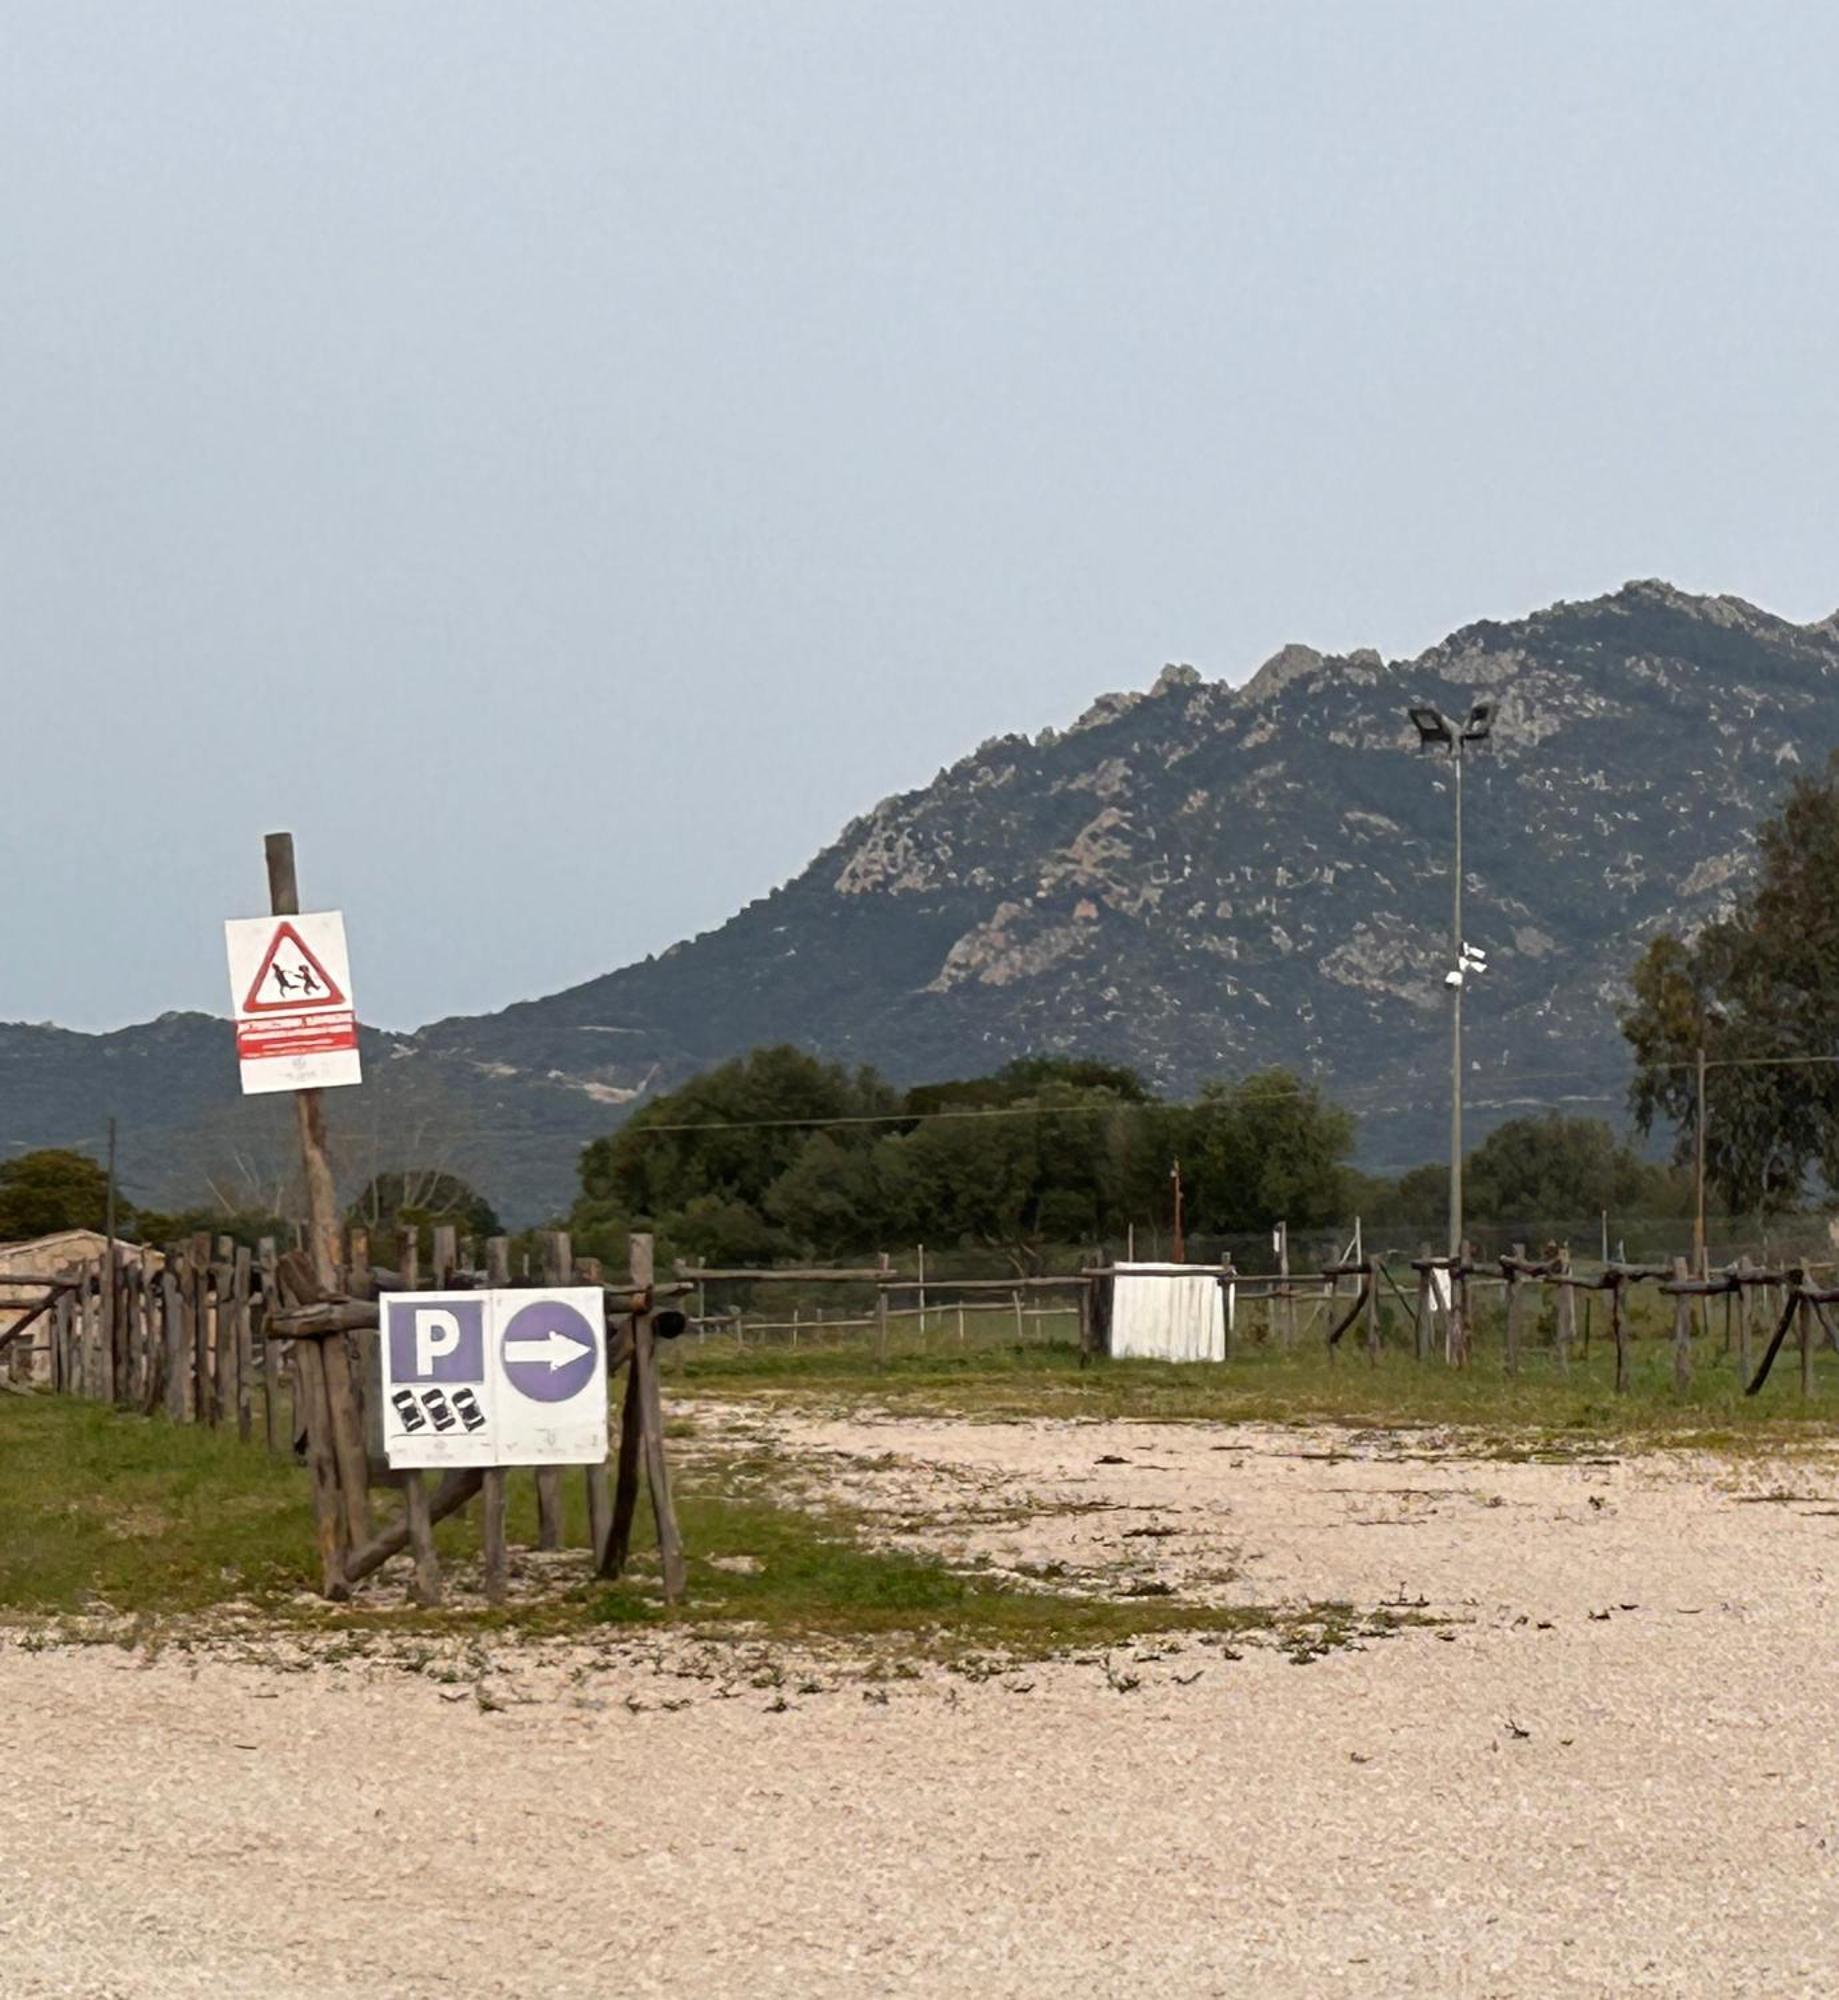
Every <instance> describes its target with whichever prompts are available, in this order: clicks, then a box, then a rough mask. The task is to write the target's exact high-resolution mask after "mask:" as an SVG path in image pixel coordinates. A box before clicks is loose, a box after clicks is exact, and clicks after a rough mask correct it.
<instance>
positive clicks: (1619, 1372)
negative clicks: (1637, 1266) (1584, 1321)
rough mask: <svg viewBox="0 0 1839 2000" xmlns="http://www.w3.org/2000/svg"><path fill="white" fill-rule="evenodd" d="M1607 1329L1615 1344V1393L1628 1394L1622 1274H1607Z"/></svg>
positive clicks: (1626, 1320) (1626, 1319) (1619, 1394)
mask: <svg viewBox="0 0 1839 2000" xmlns="http://www.w3.org/2000/svg"><path fill="white" fill-rule="evenodd" d="M1608 1276H1609V1331H1610V1333H1611V1335H1612V1336H1613V1338H1614V1340H1615V1344H1616V1394H1617V1395H1618V1396H1625V1395H1627V1394H1628V1317H1627V1315H1626V1314H1625V1313H1624V1312H1623V1310H1622V1274H1621V1273H1620V1272H1619V1271H1611V1272H1610V1273H1609V1274H1608Z"/></svg>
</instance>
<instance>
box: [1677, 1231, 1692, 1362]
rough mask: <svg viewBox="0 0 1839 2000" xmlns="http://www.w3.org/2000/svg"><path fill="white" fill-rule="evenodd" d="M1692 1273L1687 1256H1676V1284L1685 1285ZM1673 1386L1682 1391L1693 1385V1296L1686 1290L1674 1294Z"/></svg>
mask: <svg viewBox="0 0 1839 2000" xmlns="http://www.w3.org/2000/svg"><path fill="white" fill-rule="evenodd" d="M1690 1275H1691V1274H1690V1273H1689V1271H1688V1270H1687V1268H1686V1260H1685V1258H1683V1257H1675V1258H1674V1259H1673V1282H1674V1284H1675V1285H1678V1286H1682V1287H1683V1286H1684V1285H1686V1284H1687V1283H1688V1282H1689V1281H1690ZM1673 1386H1674V1388H1675V1389H1678V1390H1682V1391H1683V1390H1685V1389H1688V1388H1690V1387H1691V1386H1692V1298H1691V1295H1690V1294H1689V1293H1687V1292H1686V1291H1684V1290H1680V1291H1676V1292H1675V1293H1674V1294H1673Z"/></svg>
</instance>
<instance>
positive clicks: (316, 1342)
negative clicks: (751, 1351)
mask: <svg viewBox="0 0 1839 2000" xmlns="http://www.w3.org/2000/svg"><path fill="white" fill-rule="evenodd" d="M432 1244H433V1254H432V1256H431V1258H430V1259H429V1260H428V1268H427V1269H426V1271H425V1273H424V1271H423V1268H422V1258H421V1254H420V1245H419V1240H418V1235H417V1233H416V1232H415V1231H413V1230H408V1231H404V1232H403V1233H402V1235H401V1236H400V1237H399V1239H398V1240H397V1242H396V1243H395V1244H394V1245H393V1262H392V1263H391V1264H389V1265H381V1264H376V1263H373V1262H372V1259H371V1243H370V1237H369V1233H368V1232H367V1231H365V1230H363V1229H359V1228H352V1229H349V1230H347V1231H343V1232H341V1233H340V1237H339V1242H338V1247H337V1256H336V1259H335V1260H334V1263H333V1283H332V1284H331V1285H330V1286H326V1285H322V1284H320V1283H319V1282H317V1281H316V1279H315V1277H314V1264H313V1260H312V1259H311V1258H309V1257H308V1256H306V1255H305V1254H304V1253H302V1252H300V1251H298V1250H288V1251H278V1250H277V1247H276V1245H275V1244H274V1242H273V1241H272V1240H269V1239H264V1240H263V1241H262V1242H261V1243H260V1244H259V1245H257V1246H256V1248H255V1249H254V1250H251V1249H250V1248H249V1247H248V1246H246V1245H239V1244H236V1243H234V1242H233V1241H232V1240H231V1239H230V1238H228V1237H224V1236H219V1237H213V1236H211V1235H210V1234H208V1233H207V1234H202V1235H196V1236H193V1237H191V1238H189V1239H187V1240H186V1241H184V1242H181V1243H174V1244H169V1245H167V1246H166V1247H165V1248H164V1249H163V1250H154V1249H151V1248H146V1247H142V1246H140V1245H130V1244H115V1245H112V1246H111V1247H110V1249H108V1250H105V1251H104V1252H103V1254H102V1255H100V1256H98V1257H96V1258H94V1259H92V1260H91V1261H90V1262H89V1264H88V1265H87V1266H84V1267H79V1268H77V1269H75V1270H74V1271H64V1272H45V1273H29V1274H18V1273H13V1274H8V1275H6V1276H5V1277H0V1312H12V1313H15V1314H17V1317H16V1318H15V1319H14V1320H13V1322H12V1324H11V1325H9V1326H7V1327H5V1328H4V1329H0V1383H4V1384H5V1386H7V1387H10V1388H14V1389H23V1390H26V1391H28V1392H29V1391H30V1389H31V1388H32V1387H33V1386H34V1385H35V1384H36V1385H39V1386H43V1387H48V1388H49V1389H51V1390H52V1391H53V1392H54V1393H57V1394H60V1395H68V1396H79V1397H85V1398H89V1399H91V1400H96V1401H101V1402H107V1403H113V1404H115V1405H116V1406H118V1407H119V1408H122V1409H124V1410H132V1411H136V1412H138V1413H139V1414H141V1415H142V1416H147V1417H152V1416H156V1415H157V1416H163V1417H164V1418H165V1419H167V1420H168V1421H171V1422H175V1423H187V1424H203V1425H209V1426H212V1427H217V1426H222V1427H224V1428H226V1429H227V1428H229V1427H231V1426H234V1428H235V1430H236V1433H237V1435H238V1437H239V1438H240V1439H242V1440H243V1441H244V1442H245V1443H250V1444H255V1443H257V1442H260V1443H261V1444H263V1445H265V1446H266V1448H267V1449H269V1450H271V1451H274V1452H278V1453H285V1454H290V1455H294V1454H297V1455H299V1456H301V1457H303V1458H304V1459H305V1461H306V1464H307V1467H308V1471H309V1474H310V1476H311V1480H312V1490H313V1505H314V1520H315V1531H316V1536H317V1540H318V1547H319V1555H320V1561H321V1571H322V1587H323V1588H324V1590H325V1592H326V1594H327V1595H328V1596H330V1597H334V1598H342V1597H345V1596H348V1595H349V1593H350V1589H351V1587H352V1585H353V1584H355V1583H357V1582H359V1581H361V1580H362V1579H363V1578H364V1577H366V1576H368V1575H370V1574H372V1573H373V1572H374V1571H375V1570H377V1569H378V1568H379V1567H381V1565H382V1564H383V1563H384V1562H386V1561H388V1560H389V1559H390V1557H392V1556H394V1555H396V1554H399V1553H402V1552H403V1551H405V1550H407V1551H408V1552H410V1553H411V1554H412V1555H413V1556H414V1559H415V1594H416V1595H417V1596H418V1597H419V1598H420V1599H421V1600H422V1601H423V1602H426V1603H435V1602H438V1601H439V1598H440V1582H439V1572H438V1568H437V1566H436V1563H435V1557H434V1543H433V1527H434V1523H435V1522H437V1521H439V1520H441V1519H442V1518H444V1517H445V1516H446V1515H448V1514H451V1513H454V1512H456V1511H457V1510H458V1509H459V1508H460V1507H462V1506H464V1505H465V1504H466V1502H467V1501H469V1500H470V1499H472V1498H473V1497H474V1496H475V1495H483V1500H484V1505H483V1513H482V1544H483V1563H484V1587H485V1594H486V1597H487V1599H488V1601H491V1602H494V1603H501V1602H503V1601H504V1599H505V1596H506V1589H507V1573H508V1554H507V1549H506V1542H505V1481H506V1477H507V1473H508V1471H509V1470H510V1468H505V1467H495V1468H490V1469H482V1470H479V1471H474V1472H464V1473H450V1474H449V1475H447V1477H446V1478H445V1479H444V1480H443V1481H442V1482H441V1483H440V1485H439V1486H438V1487H437V1488H436V1489H435V1490H434V1491H433V1493H431V1494H430V1493H428V1492H427V1491H425V1489H424V1484H423V1480H422V1476H421V1474H419V1473H413V1472H394V1471H392V1470H391V1469H390V1468H389V1466H388V1465H387V1464H386V1462H385V1460H384V1455H383V1443H382V1436H383V1429H382V1411H381V1400H382V1399H381V1374H380V1366H379V1353H378V1341H379V1323H380V1318H381V1309H380V1301H381V1299H382V1297H383V1296H384V1295H385V1294H387V1293H392V1292H406V1291H416V1290H419V1289H421V1288H422V1285H423V1280H424V1277H425V1279H426V1284H427V1288H428V1289H431V1290H435V1291H470V1290H479V1289H484V1288H486V1287H497V1288H507V1287H510V1288H514V1287H515V1285H516V1284H517V1283H518V1282H519V1280H517V1279H513V1277H512V1275H511V1269H510V1255H509V1251H510V1245H509V1241H508V1239H507V1238H504V1237H493V1238H490V1239H489V1240H488V1241H487V1242H486V1243H485V1245H484V1251H485V1258H484V1263H483V1266H482V1267H479V1266H475V1265H474V1264H473V1263H472V1261H471V1250H472V1246H471V1245H470V1244H468V1245H466V1246H465V1248H464V1251H463V1250H462V1247H461V1246H460V1244H459V1243H458V1241H457V1240H456V1234H455V1231H454V1230H453V1229H452V1228H449V1227H437V1228H436V1229H434V1231H433V1232H432ZM522 1277H523V1279H524V1280H525V1281H529V1280H530V1278H531V1274H530V1273H529V1272H528V1270H527V1269H526V1271H525V1272H524V1273H523V1274H522ZM535 1281H536V1282H540V1283H543V1284H546V1285H551V1286H559V1285H589V1286H599V1287H600V1288H601V1291H602V1295H603V1297H604V1299H605V1301H606V1339H607V1374H608V1382H609V1387H611V1384H612V1381H613V1379H614V1377H615V1375H616V1374H617V1372H618V1371H619V1370H620V1369H621V1368H625V1369H626V1370H627V1371H628V1380H627V1387H626V1398H625V1405H624V1410H623V1416H622V1428H621V1437H620V1444H619V1453H618V1472H617V1482H616V1479H615V1473H614V1469H613V1467H612V1466H611V1465H610V1464H608V1463H605V1462H603V1463H601V1464H598V1465H591V1466H588V1467H587V1468H586V1469H585V1472H586V1483H587V1503H588V1519H589V1532H590V1542H591V1545H592V1552H593V1557H594V1562H595V1566H596V1569H597V1571H598V1573H599V1574H601V1575H604V1576H617V1575H619V1574H620V1573H621V1571H622V1569H623V1567H624V1565H625V1563H626V1561H627V1560H628V1557H629V1554H630V1542H631V1534H632V1526H633V1519H634V1514H635V1510H636V1504H637V1498H638V1490H639V1480H640V1476H641V1473H642V1474H643V1477H644V1478H645V1480H646V1482H647V1484H648V1485H649V1488H650V1497H651V1504H652V1512H653V1516H654V1519H655V1520H656V1522H657V1526H658V1532H659V1540H660V1547H661V1551H662V1556H663V1572H664V1584H665V1593H666V1596H667V1598H674V1597H676V1596H677V1595H679V1594H680V1593H681V1590H682V1587H683V1557H682V1547H681V1542H680V1539H679V1538H678V1536H677V1530H676V1523H675V1515H674V1511H673V1508H672V1505H671V1500H670V1491H669V1480H668V1475H667V1472H666V1468H665V1461H664V1427H663V1416H662V1410H661V1405H660V1397H659V1390H658V1377H657V1366H656V1349H655V1342H656V1340H657V1339H658V1338H659V1337H661V1333H663V1334H668V1333H672V1332H675V1331H676V1330H677V1328H678V1324H680V1323H681V1321H682V1318H683V1316H682V1314H681V1313H675V1312H674V1311H670V1310H669V1309H666V1310H664V1311H661V1310H660V1305H661V1302H662V1301H663V1300H664V1299H665V1298H668V1297H672V1296H674V1295H675V1294H676V1293H677V1292H679V1291H680V1290H682V1289H684V1288H682V1287H678V1286H664V1287H659V1286H657V1285H655V1284H654V1282H653V1278H652V1251H651V1239H650V1238H649V1237H648V1236H643V1235H635V1236H634V1237H633V1239H632V1249H631V1266H630V1271H629V1275H628V1280H627V1282H626V1283H625V1284H624V1285H620V1286H610V1285H607V1284H605V1282H604V1280H603V1277H602V1272H601V1266H600V1264H599V1263H598V1261H596V1260H595V1259H592V1258H581V1259H577V1258H575V1257H574V1256H573V1254H572V1251H571V1248H570V1241H569V1237H568V1235H567V1232H565V1231H552V1232H550V1233H549V1234H548V1235H547V1236H546V1238H545V1239H544V1245H543V1257H542V1269H541V1271H540V1272H539V1273H538V1274H536V1279H535ZM562 1472H563V1468H562V1467H560V1466H543V1467H539V1468H537V1469H536V1494H537V1546H538V1547H539V1548H542V1549H554V1548H558V1547H560V1546H561V1541H562V1532H563V1528H562V1522H563V1510H562V1484H561V1481H562ZM375 1488H393V1489H397V1490H400V1491H401V1492H402V1493H403V1496H404V1499H403V1511H402V1515H401V1518H400V1519H399V1520H397V1521H396V1522H394V1523H393V1524H392V1525H390V1526H387V1527H385V1528H383V1529H381V1530H378V1529H376V1528H375V1527H374V1525H373V1522H372V1519H371V1513H370V1495H371V1492H372V1490H373V1489H375Z"/></svg>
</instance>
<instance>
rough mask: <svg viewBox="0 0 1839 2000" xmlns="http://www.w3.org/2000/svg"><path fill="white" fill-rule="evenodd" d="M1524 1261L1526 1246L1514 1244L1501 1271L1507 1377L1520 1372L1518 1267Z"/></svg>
mask: <svg viewBox="0 0 1839 2000" xmlns="http://www.w3.org/2000/svg"><path fill="white" fill-rule="evenodd" d="M1525 1261H1526V1245H1525V1244H1524V1243H1516V1244H1515V1245H1514V1246H1513V1254H1512V1256H1511V1257H1510V1258H1509V1259H1508V1260H1507V1263H1506V1266H1505V1269H1504V1271H1503V1275H1504V1276H1505V1278H1506V1280H1507V1311H1506V1316H1505V1318H1506V1324H1505V1328H1504V1332H1503V1341H1504V1345H1505V1349H1506V1361H1507V1373H1508V1374H1509V1375H1517V1374H1518V1373H1519V1372H1520V1266H1521V1265H1522V1264H1523V1263H1524V1262H1525Z"/></svg>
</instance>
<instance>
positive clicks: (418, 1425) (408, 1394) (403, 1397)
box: [390, 1389, 428, 1434]
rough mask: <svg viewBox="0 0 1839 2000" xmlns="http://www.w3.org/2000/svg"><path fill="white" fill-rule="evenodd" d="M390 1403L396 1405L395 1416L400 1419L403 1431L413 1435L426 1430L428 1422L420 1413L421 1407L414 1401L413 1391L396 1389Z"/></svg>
mask: <svg viewBox="0 0 1839 2000" xmlns="http://www.w3.org/2000/svg"><path fill="white" fill-rule="evenodd" d="M390 1401H391V1402H392V1403H394V1404H395V1405H396V1414H397V1415H398V1416H399V1417H400V1418H401V1419H402V1428H403V1429H404V1430H405V1431H408V1432H410V1433H411V1434H413V1433H414V1432H416V1431H425V1430H426V1429H427V1428H428V1420H427V1418H426V1417H424V1416H423V1415H422V1413H421V1405H420V1404H419V1403H418V1402H417V1401H416V1400H415V1391H414V1390H413V1389H398V1390H397V1391H396V1393H395V1394H394V1395H393V1396H392V1397H391V1398H390Z"/></svg>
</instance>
